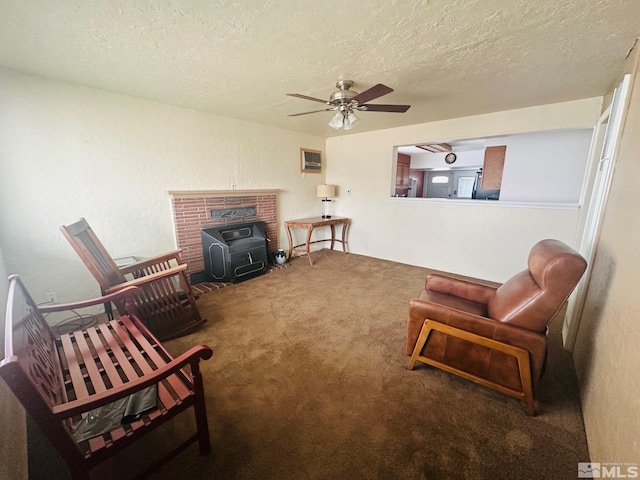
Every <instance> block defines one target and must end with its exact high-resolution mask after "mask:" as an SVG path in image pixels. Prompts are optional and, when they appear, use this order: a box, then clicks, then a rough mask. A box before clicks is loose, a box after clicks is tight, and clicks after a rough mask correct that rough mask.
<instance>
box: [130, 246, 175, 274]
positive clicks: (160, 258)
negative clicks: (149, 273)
mask: <svg viewBox="0 0 640 480" xmlns="http://www.w3.org/2000/svg"><path fill="white" fill-rule="evenodd" d="M180 252H182V249H178V250H172V251H171V252H167V253H163V254H162V255H157V256H155V257H151V258H147V259H146V260H140V261H139V262H136V263H132V264H131V265H126V266H124V267H120V272H122V274H123V275H126V274H128V273H132V272H135V271H136V270H142V269H144V268H147V267H152V266H154V265H157V264H159V263H163V262H167V261H169V260H175V261H176V262H178V264H179V265H180V264H182V260H181V259H180Z"/></svg>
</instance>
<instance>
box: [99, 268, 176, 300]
mask: <svg viewBox="0 0 640 480" xmlns="http://www.w3.org/2000/svg"><path fill="white" fill-rule="evenodd" d="M186 269H187V264H186V263H183V264H182V265H178V266H177V267H173V268H170V269H169V270H163V271H161V272H157V273H152V274H151V275H145V276H144V277H139V278H134V279H133V280H129V281H128V282H124V283H119V284H118V285H114V286H113V287H111V288H109V289H108V290H107V293H111V292H117V291H119V290H122V289H123V288H127V287H130V286H137V285H144V284H146V283H150V282H155V281H156V280H160V279H162V278H166V277H172V276H174V275H177V274H178V273H180V272H182V271H184V270H186Z"/></svg>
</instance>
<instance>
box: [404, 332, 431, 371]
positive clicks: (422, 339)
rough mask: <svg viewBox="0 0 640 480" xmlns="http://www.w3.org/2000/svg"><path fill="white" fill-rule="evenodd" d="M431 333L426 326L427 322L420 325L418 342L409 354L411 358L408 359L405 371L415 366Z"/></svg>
mask: <svg viewBox="0 0 640 480" xmlns="http://www.w3.org/2000/svg"><path fill="white" fill-rule="evenodd" d="M430 332H431V328H429V327H428V325H427V320H425V321H424V323H423V324H422V328H421V329H420V335H418V340H417V341H416V345H415V347H413V353H411V358H410V359H409V364H408V365H407V370H413V368H414V367H415V366H416V362H417V361H418V358H419V357H420V352H421V351H422V349H423V348H424V345H425V343H427V337H428V336H429V333H430Z"/></svg>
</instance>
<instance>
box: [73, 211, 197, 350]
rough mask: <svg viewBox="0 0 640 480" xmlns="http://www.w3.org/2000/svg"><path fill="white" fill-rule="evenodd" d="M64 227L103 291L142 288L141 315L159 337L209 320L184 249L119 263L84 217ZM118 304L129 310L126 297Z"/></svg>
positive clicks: (173, 335)
mask: <svg viewBox="0 0 640 480" xmlns="http://www.w3.org/2000/svg"><path fill="white" fill-rule="evenodd" d="M60 230H61V231H62V234H63V235H64V236H65V237H66V239H67V240H68V241H69V243H70V244H71V246H72V247H73V249H74V250H75V251H76V253H77V254H78V255H79V256H80V259H81V260H82V261H83V262H84V264H85V265H86V266H87V268H88V269H89V271H90V272H91V274H92V275H93V276H94V278H95V279H96V280H97V281H98V283H99V284H100V288H101V289H102V292H103V294H105V295H106V294H109V293H114V292H117V291H119V290H122V289H123V288H126V287H129V286H137V287H139V288H140V293H138V294H137V295H136V296H135V306H136V308H137V311H138V315H139V316H140V318H141V319H142V321H143V322H144V323H145V325H146V326H147V327H148V328H149V330H151V332H152V333H153V334H154V335H155V336H156V337H157V338H158V339H159V340H161V341H162V340H168V339H170V338H176V337H180V336H182V335H185V334H187V333H190V332H192V331H194V330H196V329H197V328H199V327H200V326H201V325H202V324H204V323H205V322H206V321H207V320H206V319H205V318H203V317H202V316H201V315H200V312H199V311H198V308H197V307H196V301H195V298H194V296H193V293H192V291H191V285H190V284H189V282H188V281H187V277H186V274H185V270H186V268H187V264H186V263H183V262H182V260H181V259H180V250H175V251H172V252H169V253H166V254H164V255H159V256H157V257H154V258H150V259H148V260H143V261H140V262H137V263H134V264H132V265H128V266H124V267H118V266H117V265H116V263H115V262H114V260H113V258H111V256H110V255H109V253H108V252H107V251H106V249H105V248H104V246H103V245H102V243H101V242H100V240H98V237H96V235H95V233H94V232H93V230H92V229H91V227H90V226H89V224H88V223H87V221H86V220H85V219H84V218H81V219H80V220H79V221H77V222H76V223H73V224H71V225H66V226H65V225H63V226H61V227H60ZM114 304H115V306H116V308H117V309H118V312H119V313H120V315H125V314H126V310H125V305H124V303H123V302H122V301H116V302H114Z"/></svg>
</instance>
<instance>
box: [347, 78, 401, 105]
mask: <svg viewBox="0 0 640 480" xmlns="http://www.w3.org/2000/svg"><path fill="white" fill-rule="evenodd" d="M391 92H393V88H391V87H387V86H386V85H383V84H381V83H379V84H377V85H374V86H373V87H371V88H370V89H369V90H365V91H364V92H361V93H359V94H358V95H356V96H355V97H353V98H352V99H351V100H352V101H353V100H355V101H357V102H358V103H359V104H360V105H362V104H363V103H367V102H370V101H371V100H375V99H376V98H378V97H381V96H383V95H386V94H387V93H391Z"/></svg>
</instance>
